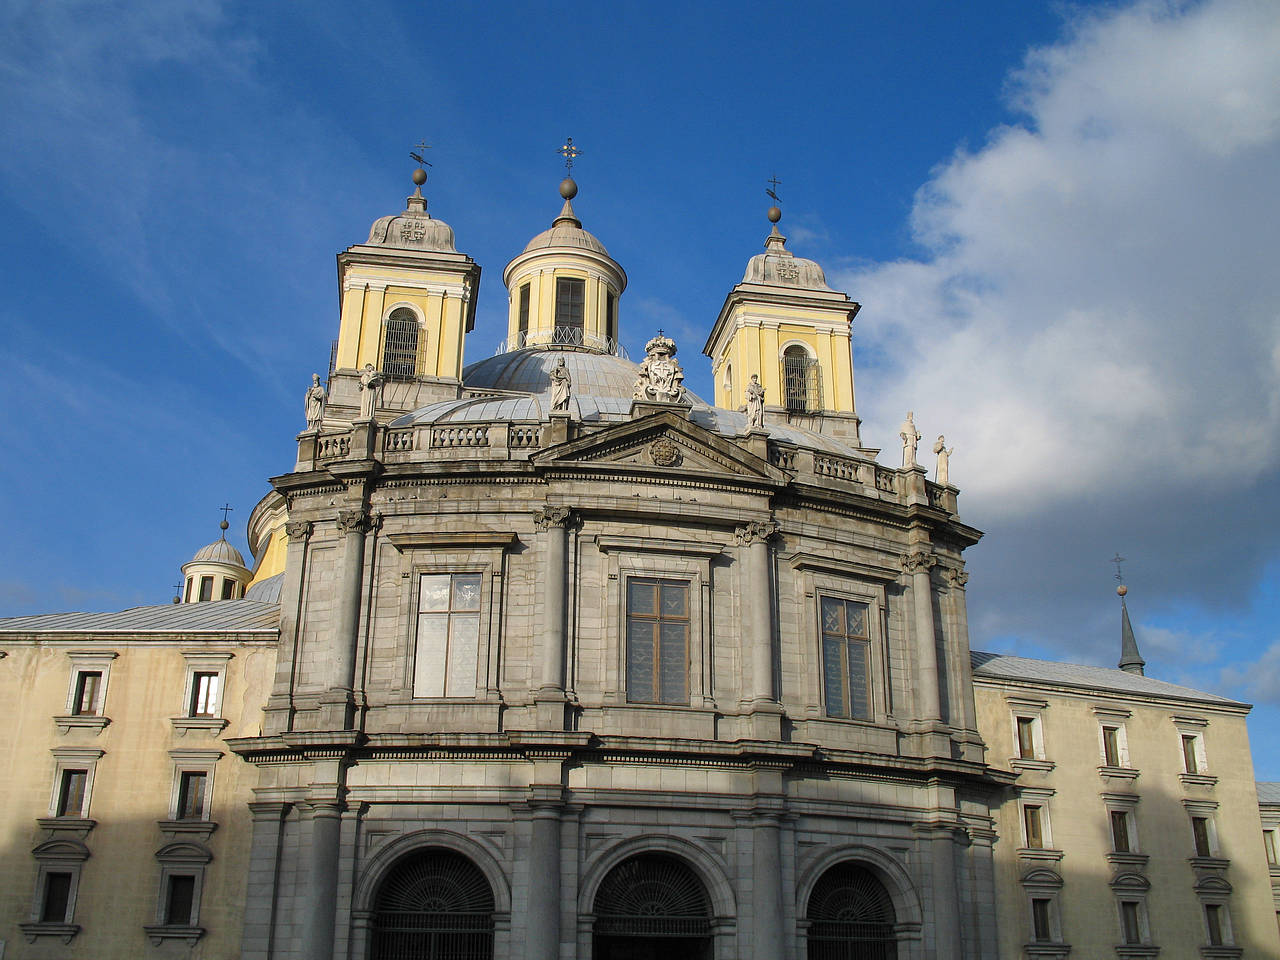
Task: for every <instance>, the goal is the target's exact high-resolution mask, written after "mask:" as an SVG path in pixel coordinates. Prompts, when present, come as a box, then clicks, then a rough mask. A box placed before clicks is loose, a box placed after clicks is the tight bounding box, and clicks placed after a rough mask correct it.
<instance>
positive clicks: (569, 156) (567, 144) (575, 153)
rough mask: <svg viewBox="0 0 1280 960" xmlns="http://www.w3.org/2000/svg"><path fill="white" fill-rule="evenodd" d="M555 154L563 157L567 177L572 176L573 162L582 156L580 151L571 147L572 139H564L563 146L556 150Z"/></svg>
mask: <svg viewBox="0 0 1280 960" xmlns="http://www.w3.org/2000/svg"><path fill="white" fill-rule="evenodd" d="M556 153H558V154H560V156H562V157H564V168H565V170H566V171H568V173H569V176H573V161H575V160H577V159H578V157H580V156H582V151H581V150H579V149H578V148H577V147H575V146H574V145H573V137H566V138H565V141H564V146H562V147H561V148H560V149H559V150H557V151H556Z"/></svg>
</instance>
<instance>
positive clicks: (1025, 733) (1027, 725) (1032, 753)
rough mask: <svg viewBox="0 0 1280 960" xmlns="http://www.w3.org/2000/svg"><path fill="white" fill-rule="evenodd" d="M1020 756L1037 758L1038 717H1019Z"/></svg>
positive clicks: (1028, 758)
mask: <svg viewBox="0 0 1280 960" xmlns="http://www.w3.org/2000/svg"><path fill="white" fill-rule="evenodd" d="M1018 757H1019V759H1021V760H1034V759H1036V718H1035V717H1018Z"/></svg>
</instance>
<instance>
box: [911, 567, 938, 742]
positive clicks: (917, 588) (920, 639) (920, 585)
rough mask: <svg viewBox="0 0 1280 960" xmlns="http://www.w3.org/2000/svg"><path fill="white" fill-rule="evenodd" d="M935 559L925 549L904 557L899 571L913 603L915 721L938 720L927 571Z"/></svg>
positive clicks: (930, 587)
mask: <svg viewBox="0 0 1280 960" xmlns="http://www.w3.org/2000/svg"><path fill="white" fill-rule="evenodd" d="M937 562H938V561H937V558H935V557H934V556H933V554H931V553H929V552H928V551H927V550H916V551H914V552H912V553H908V554H904V555H903V557H902V569H903V570H905V571H906V572H907V573H909V574H911V597H912V600H913V601H914V604H915V641H916V644H915V646H916V650H915V654H916V656H915V660H916V719H917V720H941V719H942V704H941V700H940V698H939V691H938V642H937V632H936V630H935V628H934V624H933V584H932V582H931V579H930V576H929V570H930V569H931V568H932V567H933V565H934V564H935V563H937Z"/></svg>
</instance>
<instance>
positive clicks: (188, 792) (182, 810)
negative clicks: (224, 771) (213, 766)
mask: <svg viewBox="0 0 1280 960" xmlns="http://www.w3.org/2000/svg"><path fill="white" fill-rule="evenodd" d="M208 785H209V775H208V774H207V773H205V772H204V771H202V770H184V771H183V772H182V773H181V774H179V778H178V819H179V820H204V819H205V791H206V789H207V787H208Z"/></svg>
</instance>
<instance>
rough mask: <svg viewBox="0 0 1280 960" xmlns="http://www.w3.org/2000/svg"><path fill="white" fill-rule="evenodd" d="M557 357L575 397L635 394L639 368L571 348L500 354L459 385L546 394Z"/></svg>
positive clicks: (469, 371)
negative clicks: (566, 374)
mask: <svg viewBox="0 0 1280 960" xmlns="http://www.w3.org/2000/svg"><path fill="white" fill-rule="evenodd" d="M561 357H564V363H565V366H566V367H568V368H569V376H570V377H572V378H573V395H574V396H575V397H576V396H582V397H616V398H620V399H630V398H631V395H632V393H634V392H635V388H636V378H637V377H638V376H639V375H640V366H639V364H636V363H632V362H631V361H630V360H626V359H624V358H622V357H615V356H613V355H611V354H608V353H599V352H596V351H588V350H582V349H574V348H572V347H565V348H557V347H554V346H550V347H529V348H526V349H524V350H513V351H511V352H510V353H500V354H498V355H497V356H496V357H489V358H488V359H486V360H481V361H479V362H478V363H473V364H471V365H470V366H469V367H467V368H466V369H465V370H463V371H462V382H463V384H464V385H465V386H466V387H468V388H470V389H481V390H483V389H485V388H490V389H493V390H510V391H512V392H513V393H532V394H549V393H550V392H551V369H552V368H553V367H554V366H555V365H556V363H557V362H558V361H559V359H560V358H561ZM699 402H701V401H699Z"/></svg>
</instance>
